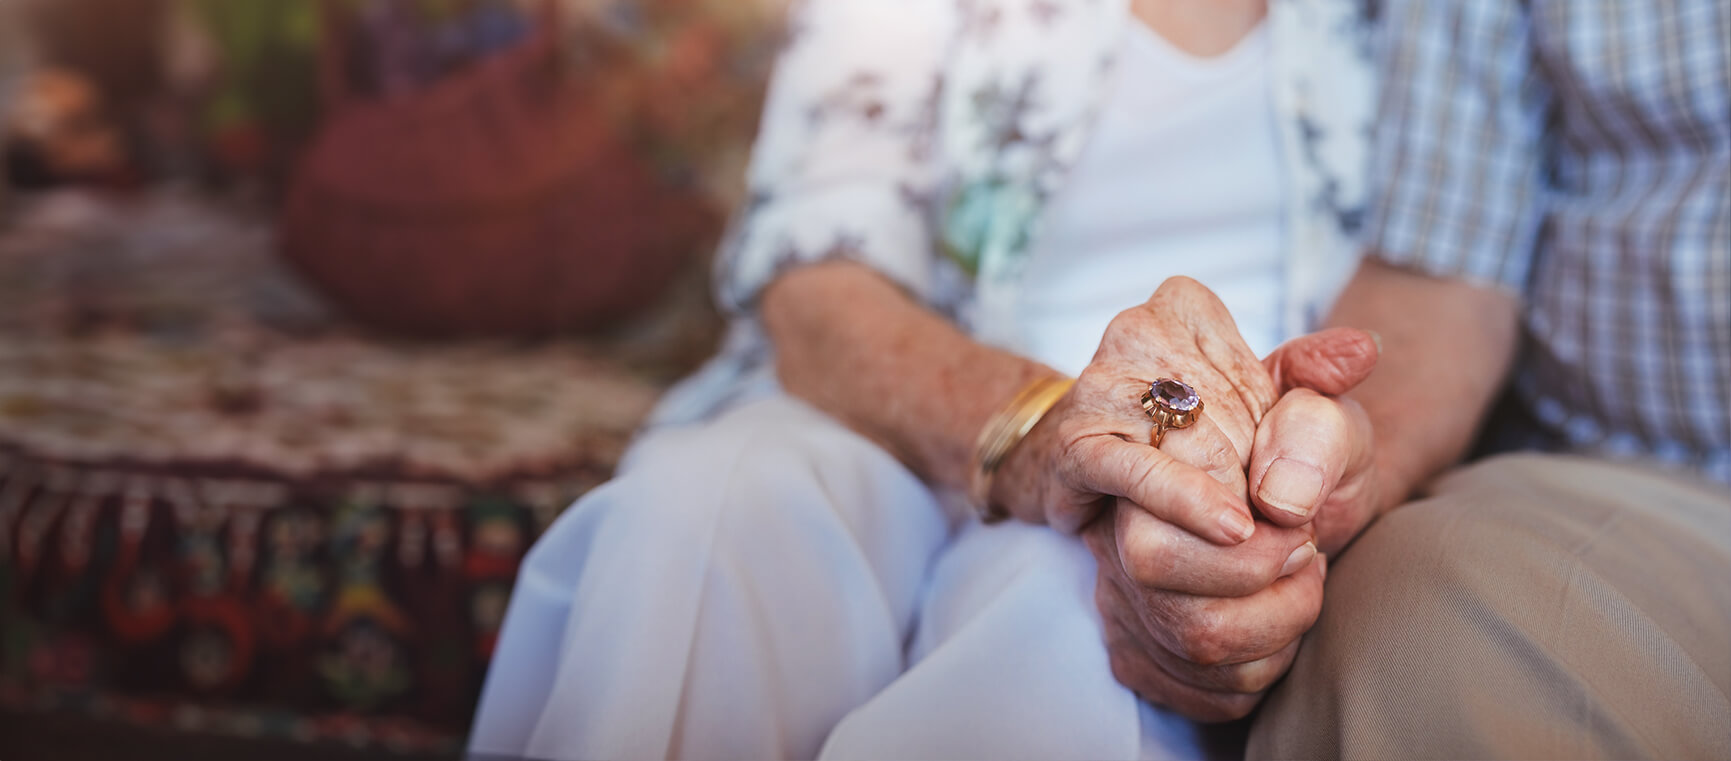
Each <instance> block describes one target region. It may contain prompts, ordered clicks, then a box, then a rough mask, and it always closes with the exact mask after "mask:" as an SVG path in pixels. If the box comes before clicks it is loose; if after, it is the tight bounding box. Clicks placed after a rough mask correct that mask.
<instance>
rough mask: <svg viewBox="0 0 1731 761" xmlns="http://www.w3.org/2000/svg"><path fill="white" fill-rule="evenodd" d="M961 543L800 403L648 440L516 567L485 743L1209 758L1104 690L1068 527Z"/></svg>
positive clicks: (551, 750)
mask: <svg viewBox="0 0 1731 761" xmlns="http://www.w3.org/2000/svg"><path fill="white" fill-rule="evenodd" d="M949 537H950V518H949V516H947V515H946V514H945V513H944V509H943V507H942V506H941V505H940V504H939V500H938V499H937V498H935V497H934V496H933V495H932V493H931V492H930V490H929V489H927V488H926V486H925V485H924V484H923V483H922V482H921V481H920V480H919V479H918V478H917V477H915V476H914V475H913V474H912V473H911V472H909V471H908V470H907V469H906V468H904V467H903V466H902V465H901V464H900V463H899V462H897V461H896V460H895V459H894V458H893V457H891V456H890V455H889V454H888V453H886V452H884V451H883V450H882V449H880V448H878V447H877V446H875V445H873V444H871V443H870V442H869V441H867V440H865V439H864V438H862V437H860V436H858V435H857V434H855V433H853V432H852V431H849V430H847V429H846V428H844V427H842V426H841V425H840V424H839V423H836V422H835V421H834V420H832V419H831V418H829V417H827V416H825V415H823V414H822V413H820V412H817V411H816V410H814V409H812V408H810V407H808V406H806V405H804V404H802V403H800V402H798V401H795V400H793V399H790V398H787V397H775V398H771V399H766V400H762V401H758V402H753V403H751V404H747V405H743V406H741V407H739V408H737V409H735V410H732V411H730V412H728V413H726V414H724V415H722V416H720V417H719V418H717V419H716V420H714V421H712V422H709V423H704V424H699V425H694V426H686V427H679V428H668V429H662V430H659V431H655V432H651V433H649V434H647V435H646V436H645V437H644V439H643V440H642V441H640V442H639V443H638V444H637V445H636V446H634V448H633V451H632V453H631V455H630V457H629V458H628V460H627V461H626V464H625V466H624V467H623V468H622V470H621V472H620V474H619V475H618V477H617V478H616V479H615V480H613V481H610V482H609V483H607V484H605V485H603V486H601V487H599V488H597V489H596V490H595V491H594V492H592V493H591V494H590V495H587V496H585V497H584V498H583V499H582V500H579V502H578V503H577V504H576V505H574V506H573V507H572V508H571V509H570V510H568V511H566V513H565V514H564V515H562V516H561V517H560V518H559V520H558V521H556V522H555V523H554V525H553V526H552V527H551V528H550V529H549V530H548V532H547V533H546V535H545V536H543V537H542V539H541V541H539V542H538V543H537V544H536V546H535V548H534V549H533V550H532V551H531V552H530V554H529V557H528V558H526V559H525V561H524V564H523V570H522V573H521V575H520V577H519V580H518V583H517V588H516V590H515V592H514V594H513V597H512V601H511V609H510V612H509V613H508V615H507V619H506V624H505V628H504V631H503V634H502V637H501V640H500V643H499V648H498V655H497V656H496V658H495V661H494V665H493V668H492V671H491V673H490V674H489V677H488V682H487V685H486V688H485V690H484V692H483V695H482V704H481V708H480V710H479V711H478V713H477V716H476V723H475V729H474V734H473V736H472V740H471V747H472V749H473V750H474V751H475V752H477V753H481V754H496V755H508V756H531V757H536V758H612V757H661V756H674V757H716V756H720V757H726V756H741V757H744V756H752V757H811V756H813V755H815V754H817V753H818V751H819V749H820V747H823V748H826V751H825V752H826V753H828V754H831V755H839V756H860V757H866V756H869V757H894V756H911V757H937V756H941V757H957V758H962V757H990V758H1014V757H1026V758H1034V757H1090V758H1133V757H1138V756H1141V757H1173V756H1194V755H1196V750H1195V748H1196V745H1195V739H1194V737H1193V734H1192V729H1191V727H1190V725H1189V724H1188V723H1185V722H1182V721H1181V720H1176V719H1173V718H1171V717H1168V716H1165V715H1163V714H1160V713H1158V712H1156V711H1154V710H1153V709H1151V708H1148V707H1147V706H1146V705H1145V704H1142V703H1140V701H1137V700H1136V699H1135V698H1134V696H1133V695H1131V693H1129V692H1128V691H1127V690H1125V689H1124V688H1123V687H1121V686H1119V685H1118V684H1117V683H1116V681H1115V680H1113V678H1112V675H1111V671H1110V668H1109V666H1108V665H1107V660H1106V655H1105V650H1104V647H1103V646H1102V645H1101V640H1100V625H1099V621H1098V618H1097V615H1096V613H1095V610H1094V603H1093V589H1094V563H1093V559H1092V557H1091V556H1089V554H1088V552H1087V551H1086V549H1085V548H1083V547H1082V546H1081V544H1080V542H1079V541H1078V540H1076V539H1074V538H1072V537H1067V536H1062V535H1059V534H1056V533H1054V532H1052V531H1050V530H1049V529H1046V528H1043V527H1034V526H1026V525H1019V524H1010V525H1002V526H993V527H985V526H981V525H979V524H977V523H972V522H970V523H969V524H967V525H966V527H965V528H964V529H963V531H962V533H961V535H960V536H959V537H958V538H957V539H956V541H955V542H953V543H950V544H948V546H946V543H947V542H948V541H949ZM916 622H917V625H916ZM909 663H913V664H915V665H914V666H913V667H912V668H911V669H909V668H907V666H908V664H909ZM844 716H845V717H846V719H845V721H844V720H843V717H844ZM838 722H841V724H840V726H839V727H838V726H837V723H838ZM832 729H834V733H833V736H832V733H831V730H832ZM826 738H828V744H827V745H825V740H826Z"/></svg>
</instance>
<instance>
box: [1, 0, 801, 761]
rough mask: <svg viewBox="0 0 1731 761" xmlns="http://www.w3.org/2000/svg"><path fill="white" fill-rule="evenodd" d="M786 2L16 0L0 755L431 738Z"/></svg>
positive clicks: (728, 143)
mask: <svg viewBox="0 0 1731 761" xmlns="http://www.w3.org/2000/svg"><path fill="white" fill-rule="evenodd" d="M783 5H784V0H0V164H3V166H0V169H3V171H0V758H5V759H8V761H11V760H12V759H23V758H103V759H119V758H175V759H196V758H381V757H383V758H453V757H457V756H459V755H460V752H461V748H462V743H463V738H464V735H465V733H466V731H467V725H468V721H469V716H470V713H471V711H472V709H473V706H474V701H475V699H476V696H477V692H478V689H479V686H480V682H481V679H482V677H483V675H484V673H485V669H486V665H487V662H488V659H489V657H490V656H491V653H492V647H493V642H494V637H495V636H496V633H497V630H498V626H499V623H500V617H501V615H502V613H503V611H504V607H505V604H506V602H507V600H508V596H509V591H510V588H511V584H512V582H513V580H514V579H515V576H516V569H517V566H518V563H519V561H520V559H521V557H522V554H523V553H524V551H525V550H526V549H527V548H528V546H529V545H530V544H531V543H533V541H534V539H535V537H536V535H537V534H538V533H539V532H540V531H541V530H543V529H544V528H545V527H546V526H547V524H548V523H549V522H550V521H551V520H552V519H553V518H554V517H555V516H556V515H557V514H558V512H559V511H560V510H561V509H563V508H564V506H566V505H567V504H569V503H570V502H571V500H572V499H574V498H575V497H577V496H578V495H580V494H581V493H582V492H583V491H585V490H586V489H588V488H590V487H592V486H594V485H595V484H597V483H599V482H600V481H602V480H604V479H605V478H606V477H607V475H608V474H609V473H610V472H611V470H612V468H613V467H614V465H615V464H616V463H617V460H618V457H619V455H620V453H621V450H622V448H623V446H624V444H625V443H626V441H627V440H628V438H629V436H630V434H631V432H632V431H633V430H634V429H635V428H636V426H637V425H639V424H640V422H641V421H642V418H643V416H644V415H645V414H646V413H647V411H648V409H649V407H650V405H651V404H652V402H653V401H654V399H655V398H656V396H657V395H658V394H659V393H660V392H661V391H662V390H663V389H664V388H665V387H666V386H667V385H668V384H669V383H671V382H672V381H673V380H675V379H677V378H678V377H680V376H681V375H683V374H684V373H686V372H689V371H690V370H692V369H693V368H695V366H696V365H697V364H698V363H700V362H701V361H702V360H703V359H704V358H705V357H706V356H707V355H708V354H709V353H710V352H711V351H712V350H713V347H714V345H715V342H716V341H717V339H718V337H719V335H720V330H721V324H720V319H719V317H718V316H717V315H716V313H715V311H714V308H713V307H712V305H711V304H710V303H709V301H708V293H707V278H708V263H709V257H710V254H711V251H712V250H713V248H714V245H715V241H716V239H717V238H718V237H719V235H720V233H721V229H722V226H723V224H724V223H725V221H726V216H727V212H728V210H729V209H730V208H731V207H732V206H733V205H734V203H735V202H736V200H737V199H738V197H739V196H740V195H741V194H742V190H743V169H744V164H745V159H746V155H747V150H748V147H749V144H750V139H751V136H752V133H753V131H754V128H755V122H756V118H757V111H758V108H759V107H760V104H761V98H762V91H763V88H764V84H765V80H766V78H767V75H768V73H769V68H770V65H771V64H772V62H773V58H774V55H775V51H776V49H777V46H778V43H779V39H780V25H781V23H782V12H783V7H782V6H783Z"/></svg>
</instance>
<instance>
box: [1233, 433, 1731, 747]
mask: <svg viewBox="0 0 1731 761" xmlns="http://www.w3.org/2000/svg"><path fill="white" fill-rule="evenodd" d="M1728 695H1731V492H1728V491H1727V490H1725V488H1724V487H1723V486H1718V485H1711V484H1705V483H1702V482H1697V481H1692V480H1690V479H1689V478H1688V477H1686V476H1678V475H1675V474H1670V473H1666V472H1664V471H1658V470H1653V469H1647V468H1642V467H1636V466H1630V465H1618V464H1610V463H1606V462H1604V461H1599V460H1589V459H1584V458H1577V457H1563V456H1553V455H1530V454H1528V455H1514V456H1505V457H1498V458H1494V459H1491V460H1488V461H1485V462H1482V463H1480V464H1477V465H1473V466H1471V467H1467V468H1463V469H1461V470H1459V471H1457V472H1455V473H1453V474H1451V475H1449V476H1446V477H1445V478H1443V479H1441V480H1440V481H1439V482H1438V483H1437V484H1436V485H1435V486H1434V487H1433V488H1432V490H1431V495H1430V496H1429V497H1428V498H1426V499H1422V500H1420V501H1417V502H1414V503H1412V504H1409V505H1407V506H1405V507H1402V508H1401V509H1399V510H1396V511H1394V512H1393V513H1390V514H1389V515H1387V516H1385V517H1384V518H1383V519H1382V520H1380V521H1378V522H1377V523H1376V524H1375V525H1373V526H1372V527H1371V528H1370V529H1369V530H1368V531H1366V532H1365V534H1364V535H1363V536H1361V537H1359V539H1358V541H1357V542H1356V543H1354V544H1353V546H1352V547H1350V548H1348V550H1347V551H1346V552H1345V553H1343V554H1342V555H1341V557H1340V558H1338V561H1337V562H1336V563H1334V564H1333V565H1332V567H1331V568H1330V570H1329V578H1328V587H1327V596H1326V598H1325V601H1324V607H1323V611H1322V616H1321V619H1320V620H1319V621H1318V622H1317V624H1316V627H1315V628H1314V629H1312V630H1311V632H1310V634H1309V635H1308V636H1307V638H1306V641H1305V643H1304V645H1303V648H1302V650H1301V651H1300V654H1299V656H1298V660H1297V662H1296V663H1295V664H1294V665H1293V668H1292V671H1291V673H1290V675H1289V676H1288V677H1287V679H1286V680H1285V681H1284V682H1283V683H1282V684H1281V685H1280V686H1279V687H1277V688H1276V690H1275V691H1274V693H1273V694H1271V695H1270V697H1269V700H1268V702H1267V703H1266V704H1265V706H1264V708H1263V710H1262V712H1261V714H1260V715H1259V716H1258V718H1257V720H1256V723H1255V726H1254V729H1253V731H1252V734H1251V740H1250V749H1249V757H1250V758H1253V759H1260V758H1338V757H1345V758H1648V757H1651V758H1703V759H1706V758H1713V759H1725V758H1731V700H1728V698H1727V696H1728Z"/></svg>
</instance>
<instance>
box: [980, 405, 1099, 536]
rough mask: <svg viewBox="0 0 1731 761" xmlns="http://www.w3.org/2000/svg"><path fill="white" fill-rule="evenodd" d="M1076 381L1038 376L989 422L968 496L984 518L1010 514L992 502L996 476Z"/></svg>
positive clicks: (992, 519) (982, 433)
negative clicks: (1025, 437) (1018, 446)
mask: <svg viewBox="0 0 1731 761" xmlns="http://www.w3.org/2000/svg"><path fill="white" fill-rule="evenodd" d="M1075 383H1076V381H1075V379H1073V378H1062V377H1060V378H1050V377H1048V378H1039V379H1036V380H1034V381H1032V382H1030V383H1029V384H1028V385H1026V386H1023V387H1022V390H1021V391H1019V392H1017V393H1016V396H1015V398H1013V399H1011V400H1010V403H1009V404H1006V405H1004V408H1003V409H1001V410H998V412H997V414H995V415H993V416H992V419H991V420H989V421H987V422H986V427H985V428H982V429H980V437H979V438H978V439H976V440H975V441H974V463H975V465H976V467H975V468H974V479H973V484H972V488H970V489H969V490H968V492H969V494H968V496H969V497H971V498H972V501H973V503H974V509H975V510H977V511H979V513H980V519H981V520H983V521H985V522H986V523H997V522H999V521H1002V520H1004V519H1006V518H1009V517H1010V513H1009V511H1007V510H1005V509H1004V508H1003V506H1002V505H997V504H993V503H992V499H991V496H992V478H993V477H994V476H996V475H997V473H998V468H999V467H1001V466H1002V465H1003V464H1004V461H1005V460H1007V459H1009V457H1010V451H1011V450H1013V449H1015V448H1016V445H1017V444H1020V443H1021V442H1022V437H1024V436H1027V435H1028V431H1031V430H1033V429H1034V425H1035V424H1036V423H1039V422H1040V418H1043V417H1045V416H1046V413H1047V412H1048V411H1050V410H1051V409H1052V405H1055V404H1057V403H1058V400H1059V399H1062V398H1063V397H1064V394H1065V393H1068V392H1069V390H1070V387H1071V386H1073V385H1075Z"/></svg>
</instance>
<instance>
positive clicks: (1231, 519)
mask: <svg viewBox="0 0 1731 761" xmlns="http://www.w3.org/2000/svg"><path fill="white" fill-rule="evenodd" d="M1220 528H1221V529H1224V530H1225V531H1226V536H1227V537H1228V538H1230V539H1231V540H1232V541H1234V542H1242V541H1244V540H1246V539H1249V538H1250V535H1251V534H1252V533H1255V531H1256V523H1255V522H1254V521H1252V520H1250V516H1248V515H1245V514H1244V513H1241V512H1238V511H1237V510H1228V511H1226V512H1223V513H1221V514H1220Z"/></svg>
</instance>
